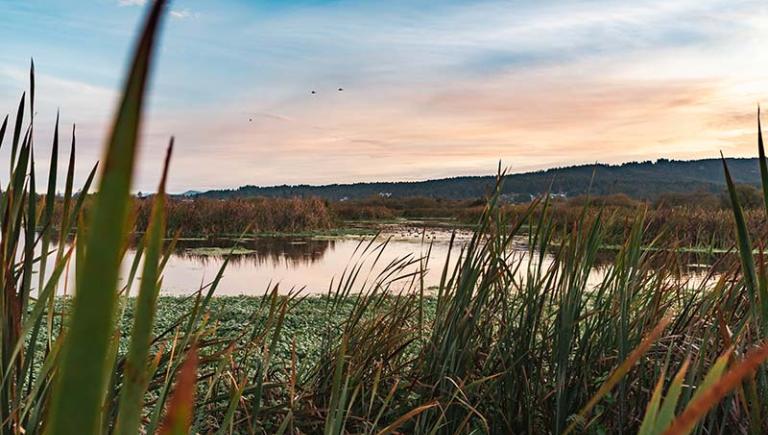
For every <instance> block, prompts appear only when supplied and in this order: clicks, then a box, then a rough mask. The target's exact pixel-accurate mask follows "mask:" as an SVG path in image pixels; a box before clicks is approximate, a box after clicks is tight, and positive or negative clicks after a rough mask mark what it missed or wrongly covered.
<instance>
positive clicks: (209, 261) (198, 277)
mask: <svg viewBox="0 0 768 435" xmlns="http://www.w3.org/2000/svg"><path fill="white" fill-rule="evenodd" d="M384 240H387V237H386V236H384V237H380V238H379V239H377V240H376V241H374V242H372V243H373V244H374V245H375V244H380V243H383V241H384ZM524 242H525V240H524V239H521V240H519V241H516V242H515V243H514V244H513V250H514V255H513V256H512V258H515V259H516V260H515V261H520V262H521V265H522V267H521V268H520V269H519V270H520V273H522V274H524V273H525V272H524V271H525V268H526V267H527V266H526V265H527V262H528V258H526V257H527V249H526V247H525V244H524ZM368 243H369V239H365V240H363V239H359V238H337V239H318V238H300V237H261V238H249V239H245V240H235V239H231V238H220V239H207V240H191V239H186V240H180V241H179V242H178V243H177V245H176V250H175V251H174V253H173V254H172V255H171V257H170V259H169V260H168V263H167V265H166V268H165V270H164V273H163V284H162V289H161V291H162V293H164V294H176V295H178V294H189V293H192V292H194V291H196V290H197V289H199V288H200V287H201V285H205V284H207V283H209V282H210V281H211V280H213V278H214V277H215V276H216V275H217V273H218V272H219V270H220V268H221V267H222V265H223V264H224V261H225V256H226V254H227V253H229V252H230V250H231V249H232V248H234V249H235V251H234V253H235V255H233V256H232V257H231V258H230V259H229V263H228V265H227V268H226V271H225V273H224V276H223V278H222V280H221V282H220V284H219V288H218V290H217V294H219V295H237V294H262V293H263V292H264V291H265V290H267V289H268V288H269V287H270V286H272V285H275V284H279V286H280V289H281V290H282V291H283V292H287V291H288V290H290V289H298V288H303V289H304V291H305V292H306V293H324V292H326V291H328V288H329V285H330V284H331V282H338V280H339V278H340V277H341V276H342V274H343V273H344V271H345V270H348V269H349V267H350V266H351V265H356V264H360V263H361V262H362V263H364V267H361V269H360V270H361V275H364V276H361V278H360V280H361V282H362V281H365V280H371V279H374V278H375V276H376V275H377V274H378V273H380V272H381V271H382V270H383V269H384V268H385V267H386V265H388V264H390V263H392V262H394V261H396V260H399V259H404V258H406V259H410V260H411V261H415V260H418V259H420V258H426V256H427V253H429V257H428V263H427V269H426V271H425V273H424V284H425V286H426V287H430V286H436V285H437V284H438V283H439V282H440V278H441V272H442V269H443V267H444V266H445V263H446V258H448V253H449V251H450V250H451V248H450V246H449V243H448V239H445V238H436V239H433V240H431V241H428V242H423V241H422V238H421V237H412V238H400V237H398V238H394V239H392V240H389V242H388V243H387V244H386V248H384V249H381V250H380V251H379V250H375V252H374V253H371V252H368V251H366V250H365V246H368ZM465 243H466V238H458V239H457V242H456V245H457V246H454V248H453V253H452V254H451V258H450V261H449V266H450V267H453V265H455V262H456V258H457V256H458V251H459V250H460V248H461V247H462V246H463V245H464V244H465ZM430 244H431V249H430ZM54 249H55V248H54ZM135 255H136V251H135V249H129V250H128V251H127V253H126V256H125V259H124V261H123V265H122V273H121V276H123V277H126V276H128V275H129V270H130V265H131V264H132V263H133V261H134V258H135ZM617 255H618V252H617V251H615V250H604V251H601V252H600V253H599V255H598V256H597V259H596V264H595V268H594V269H593V271H592V273H590V277H589V281H590V283H591V284H595V285H596V284H598V283H599V282H600V281H601V280H602V279H604V278H605V276H606V272H607V270H608V269H609V268H610V266H611V265H612V264H613V263H614V261H615V260H616V256H617ZM648 255H650V259H649V260H650V265H651V267H654V268H656V267H661V266H663V267H664V268H665V270H675V271H677V273H676V274H674V276H672V277H671V278H675V279H680V280H683V281H684V280H688V279H690V280H691V282H692V283H693V284H694V285H695V283H696V282H701V281H702V280H704V279H706V278H707V274H709V273H710V272H711V271H713V270H714V271H715V272H716V273H721V272H725V271H726V270H728V269H729V268H731V267H733V265H734V264H736V262H737V257H736V256H735V255H722V254H720V255H714V254H702V253H674V252H667V253H652V254H651V253H648ZM552 258H553V257H552V256H551V255H546V256H545V257H544V261H545V262H546V264H545V265H544V266H545V267H548V266H549V264H551V262H552ZM374 259H375V262H374ZM365 262H368V263H365ZM373 263H375V264H373ZM72 267H74V258H73V259H72V264H70V268H72ZM409 267H410V269H409V270H408V271H403V272H404V273H405V272H415V271H416V270H418V264H412V265H410V266H409ZM50 269H51V268H50V267H49V268H48V273H50ZM139 270H140V269H139ZM67 276H68V280H69V283H68V286H67V287H68V288H69V289H72V288H74V283H73V281H74V276H75V274H74V271H73V269H70V271H69V273H68V274H67ZM139 280H140V276H139V277H137V280H136V281H135V282H134V283H133V285H132V289H131V292H132V293H134V294H135V292H136V291H137V288H138V282H139ZM334 280H335V281H334ZM35 281H36V280H35ZM61 287H62V288H63V286H61ZM353 290H356V291H357V290H359V285H358V286H357V288H355V289H353ZM70 291H71V290H70Z"/></svg>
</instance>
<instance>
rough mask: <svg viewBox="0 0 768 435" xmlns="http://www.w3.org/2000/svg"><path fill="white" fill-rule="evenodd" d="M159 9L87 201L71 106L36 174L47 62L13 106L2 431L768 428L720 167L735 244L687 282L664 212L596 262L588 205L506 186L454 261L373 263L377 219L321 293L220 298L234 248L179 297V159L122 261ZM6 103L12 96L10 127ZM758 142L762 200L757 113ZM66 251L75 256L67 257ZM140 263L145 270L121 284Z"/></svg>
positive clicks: (1, 277)
mask: <svg viewBox="0 0 768 435" xmlns="http://www.w3.org/2000/svg"><path fill="white" fill-rule="evenodd" d="M163 12H164V2H163V1H156V2H155V3H153V4H152V5H151V6H150V13H149V15H148V18H147V20H146V22H145V26H144V30H143V32H142V34H141V37H140V39H139V43H138V44H137V46H136V49H135V54H134V57H133V61H132V62H131V68H130V72H129V74H128V78H127V80H126V84H125V87H124V91H123V94H122V97H121V100H120V105H119V108H118V111H117V116H116V118H115V121H114V125H113V129H112V133H111V135H110V138H109V140H108V141H107V145H106V150H105V158H104V159H103V160H102V163H101V172H100V177H99V179H98V182H97V184H96V185H97V186H98V188H97V191H98V193H97V194H96V196H95V198H94V202H93V204H92V207H91V209H90V211H89V213H87V215H85V216H84V215H83V214H82V213H81V205H82V203H81V201H80V199H81V198H84V197H85V196H86V195H79V196H76V195H74V194H73V192H74V191H75V190H74V188H73V185H72V179H73V174H74V164H75V163H74V162H75V159H74V154H75V153H74V145H73V146H72V147H71V151H70V160H69V161H70V164H69V165H68V166H67V170H66V172H65V174H66V175H65V180H66V181H65V184H66V186H67V187H66V189H65V194H64V197H63V201H64V203H63V207H62V210H63V211H64V212H63V213H62V220H61V222H62V223H61V225H60V227H54V226H53V225H51V222H52V215H53V208H54V204H53V201H52V198H54V193H55V189H56V179H57V176H58V174H57V165H56V163H55V162H56V159H57V156H58V129H56V131H57V133H56V134H55V136H54V139H53V143H54V146H53V157H52V159H51V162H52V164H51V166H50V167H49V171H48V172H49V183H48V185H47V187H46V189H45V192H46V193H47V195H46V198H47V199H48V198H50V199H51V200H50V201H49V200H46V201H45V202H44V203H42V204H38V201H36V200H35V199H34V198H36V195H37V191H36V189H37V186H36V183H35V179H34V177H35V174H36V172H35V170H34V165H35V159H34V152H33V142H34V141H33V140H32V134H33V131H34V127H33V125H34V122H33V119H34V118H31V117H32V116H34V113H35V111H34V74H31V77H30V78H31V80H30V81H31V89H30V99H29V100H25V99H24V97H22V100H21V103H20V104H19V110H18V111H17V116H16V119H15V122H14V124H13V125H12V126H11V129H10V130H8V131H9V132H10V137H11V139H10V147H11V167H10V171H9V180H10V181H9V182H8V184H7V185H6V187H5V189H3V195H2V198H1V200H0V240H1V241H2V243H0V289H2V294H1V295H0V332H1V333H0V373H1V374H2V379H0V432H2V433H8V434H14V435H15V434H38V433H46V434H82V433H86V434H92V433H105V434H106V433H117V434H126V435H127V434H130V435H133V434H136V433H160V434H186V433H214V434H222V435H224V434H229V433H243V434H261V433H270V434H272V433H275V434H288V433H290V434H307V433H324V434H329V435H331V434H332V435H340V434H346V433H355V434H382V435H383V434H392V433H418V434H478V433H482V434H486V433H487V434H491V433H493V434H495V433H537V434H538V433H557V434H560V433H596V434H599V433H641V434H681V433H691V432H696V433H700V434H709V433H750V434H759V433H765V432H766V430H768V368H766V366H765V365H764V364H763V362H764V361H765V360H766V358H768V345H767V344H766V339H767V338H768V268H766V260H765V258H764V256H763V255H762V252H763V251H762V249H763V246H762V239H761V238H757V239H756V238H753V237H752V234H751V233H750V228H749V224H748V221H747V218H746V217H745V214H744V212H743V210H742V208H741V207H740V205H739V202H738V196H737V195H736V188H735V186H734V185H733V183H731V178H730V176H729V174H728V173H727V168H726V171H725V177H726V181H727V182H728V187H729V194H730V197H731V207H732V208H731V209H730V212H731V213H732V216H731V217H732V219H731V220H730V222H731V223H732V228H731V231H733V232H734V233H735V237H734V239H735V241H736V245H737V248H738V253H739V258H738V261H734V262H733V263H731V264H728V265H726V267H725V269H724V270H722V271H718V272H717V274H715V271H714V270H712V271H710V276H709V279H704V280H698V281H696V283H695V284H694V283H692V282H689V281H686V280H685V279H684V277H682V278H683V279H680V278H681V276H680V273H679V270H678V268H677V267H675V264H676V262H675V256H676V255H678V254H677V253H676V252H674V251H669V250H656V249H643V246H649V245H650V247H651V248H653V247H654V245H655V243H657V242H658V241H659V240H661V237H660V236H661V235H663V234H664V231H663V230H664V229H663V228H662V230H660V231H657V232H656V233H650V234H651V235H652V236H653V237H651V240H650V241H648V240H647V239H646V237H647V236H648V234H649V231H652V230H653V229H649V224H648V217H647V216H646V214H644V213H634V215H633V216H632V218H631V220H630V221H629V222H628V225H627V228H628V230H627V231H625V232H624V233H623V234H624V237H623V239H622V241H621V243H618V244H619V245H620V248H619V249H618V250H617V251H615V252H614V253H613V255H612V257H611V258H610V259H609V261H608V262H607V263H606V264H604V266H603V274H602V276H601V278H600V279H599V280H598V281H596V282H595V281H591V280H590V277H591V276H592V275H591V274H592V271H593V269H594V266H595V265H596V264H597V261H598V254H599V252H600V248H601V247H602V246H603V245H604V243H605V241H606V240H607V239H608V238H609V237H611V235H610V231H609V226H608V225H606V223H607V221H606V219H607V217H606V215H605V214H604V213H605V212H599V211H598V212H597V213H593V212H591V210H592V209H591V208H589V207H583V208H582V209H581V211H580V212H579V213H578V215H577V216H576V218H575V219H574V220H573V222H572V223H571V224H569V225H568V226H563V225H562V223H561V222H560V221H559V220H557V219H556V217H555V215H554V213H553V211H552V210H553V205H552V204H551V202H550V199H549V198H548V197H547V196H546V195H545V196H543V197H542V198H540V199H539V200H537V201H535V202H534V203H532V204H530V205H529V207H528V208H527V209H526V211H525V212H524V213H522V214H520V215H518V216H510V215H509V214H508V213H505V212H504V210H503V209H502V208H501V206H500V204H499V203H498V200H499V198H498V196H497V195H493V196H491V198H489V200H488V202H487V203H486V204H485V205H484V206H483V207H482V213H481V214H480V216H479V217H478V218H477V221H476V226H475V231H474V232H473V234H472V236H471V239H470V240H469V241H468V242H467V243H466V244H464V245H463V246H462V247H458V246H457V245H452V246H453V249H452V250H451V253H450V255H451V257H452V258H457V259H458V261H456V262H455V266H449V265H450V264H453V263H451V262H448V261H446V263H445V264H442V265H441V264H428V263H427V260H426V259H424V258H415V257H406V258H401V259H397V260H393V261H391V262H389V263H387V264H379V262H381V261H383V260H382V258H383V257H382V255H381V253H382V252H383V251H385V250H386V249H387V241H386V240H379V239H374V240H370V241H365V240H362V241H360V244H359V246H358V248H357V253H358V254H359V255H358V258H359V260H358V261H357V262H356V263H354V264H350V265H349V266H348V267H347V268H345V269H344V270H341V271H339V272H338V275H337V276H336V277H335V278H334V280H333V281H332V282H331V283H330V284H329V288H328V292H327V294H326V295H325V296H324V298H322V299H316V300H310V299H305V298H304V296H303V295H301V294H300V293H296V292H291V293H288V294H280V292H279V291H278V289H277V288H270V289H267V292H266V294H267V295H266V296H265V297H261V298H250V299H247V298H246V299H243V298H240V299H224V298H222V299H219V298H216V297H215V294H216V289H217V287H218V285H219V283H220V282H221V277H222V276H223V275H224V274H225V273H226V267H227V261H228V260H226V261H225V263H224V266H223V267H222V269H221V270H220V272H219V273H218V275H217V276H216V277H215V278H213V280H212V281H211V282H210V283H204V285H202V286H201V288H199V289H197V291H194V292H193V293H192V295H191V296H189V298H188V299H186V300H181V299H173V300H170V299H163V298H160V299H159V292H160V289H161V288H162V270H163V266H164V265H165V262H166V261H167V259H168V257H169V255H170V251H171V250H172V249H173V242H171V243H165V240H164V238H165V236H166V228H165V225H166V203H165V199H166V196H165V195H164V193H163V192H164V187H165V181H166V175H167V168H168V159H166V162H165V171H164V172H163V174H164V175H163V176H162V178H161V181H160V183H159V186H158V192H159V194H158V195H156V196H155V197H154V198H153V200H152V210H151V212H150V218H149V221H148V224H147V227H148V231H147V233H146V234H144V235H143V236H142V238H141V240H140V242H139V245H138V249H137V251H138V255H136V256H135V261H134V262H133V264H132V265H131V267H130V268H129V270H128V272H127V276H125V277H124V278H125V279H124V280H123V281H118V276H119V266H120V260H121V259H122V257H123V255H124V253H125V248H126V245H127V243H128V239H129V237H128V235H129V233H130V231H131V226H130V225H129V223H130V222H131V220H130V212H131V207H130V206H131V197H130V194H129V191H130V186H131V177H132V173H133V172H134V169H135V168H134V166H135V161H136V159H135V155H136V147H137V138H138V136H139V131H140V129H139V125H140V119H141V114H142V103H143V96H144V93H145V85H146V82H147V76H148V72H149V70H150V64H151V61H152V58H153V56H152V54H153V47H154V46H155V38H156V34H157V29H158V27H159V22H160V19H161V18H162V16H163ZM27 108H28V109H29V113H30V118H31V119H30V120H29V123H28V127H27V128H26V129H25V128H24V127H23V126H24V123H23V122H22V120H23V117H24V114H25V113H26V109H27ZM7 126H8V122H7V118H6V121H5V122H4V123H3V124H2V125H1V126H0V144H1V143H2V142H1V141H2V139H3V138H4V135H5V132H6V130H7ZM758 134H759V135H760V134H761V133H760V129H759V126H758ZM73 143H74V138H73ZM171 143H172V141H171ZM171 148H172V146H169V153H168V154H169V156H170V154H171V153H170V149H171ZM758 151H759V155H760V157H761V158H760V171H761V174H762V179H763V189H764V195H765V200H764V201H765V206H766V208H767V211H766V213H768V167H767V165H766V159H765V155H764V147H763V143H762V138H761V136H759V139H758ZM499 175H500V176H499V179H498V185H497V189H496V191H497V192H498V191H500V189H499V187H500V186H501V183H503V178H504V177H503V175H504V174H499ZM89 180H90V179H89ZM89 184H90V181H88V182H87V183H86V186H85V187H84V189H83V192H88V190H89ZM523 226H526V227H527V228H528V231H527V232H525V233H522V232H521V228H522V227H523ZM40 228H42V231H41V232H38V230H39V229H40ZM75 229H76V235H77V236H76V237H77V239H76V241H75V243H74V244H73V245H72V246H71V247H66V246H65V245H64V244H59V245H58V246H57V247H56V248H55V249H49V248H50V246H52V245H51V244H50V243H51V240H52V239H54V238H55V237H56V236H57V235H58V236H59V237H62V235H66V234H68V233H70V232H71V230H75ZM520 236H524V237H527V239H528V243H527V247H528V249H527V251H526V252H525V254H524V255H521V254H520V252H519V251H515V250H512V249H510V246H511V244H512V243H513V240H516V239H517V238H518V237H520ZM555 241H557V243H556V244H555V243H553V242H555ZM36 246H40V248H41V249H40V251H37V250H36V249H35V248H36ZM552 246H555V247H554V248H552ZM755 248H757V249H758V254H757V255H755V254H754V253H753V252H754V249H755ZM547 251H549V253H550V254H551V257H549V258H547V261H545V253H546V252H547ZM38 252H41V254H38ZM73 256H74V257H76V258H77V262H76V266H75V268H74V270H73V271H71V272H67V270H68V269H67V267H66V266H67V264H68V261H69V259H70V258H72V257H73ZM228 258H231V256H230V257H228ZM430 267H431V268H436V269H437V270H441V271H442V277H441V280H440V284H439V285H438V286H437V288H436V289H435V290H434V293H433V294H429V295H428V294H427V289H425V288H424V281H423V272H424V270H425V269H427V268H430ZM38 268H42V269H46V268H47V269H46V270H48V271H49V272H51V273H50V274H47V273H39V272H38ZM372 270H381V272H378V273H372V272H371V271H372ZM65 273H73V274H74V276H75V287H76V288H75V289H68V294H73V293H74V294H75V296H74V298H72V299H71V301H69V302H66V303H61V301H58V302H57V299H56V297H55V295H56V294H57V286H59V283H60V280H59V278H60V277H62V275H64V274H65ZM49 275H50V278H49ZM137 279H138V280H139V285H138V287H139V288H138V291H137V293H136V294H134V295H130V296H131V297H127V296H128V295H127V289H128V288H131V284H132V283H133V282H134V281H136V280H137ZM259 285H266V283H254V286H259ZM256 291H259V289H258V288H257V289H256ZM307 333H308V334H307Z"/></svg>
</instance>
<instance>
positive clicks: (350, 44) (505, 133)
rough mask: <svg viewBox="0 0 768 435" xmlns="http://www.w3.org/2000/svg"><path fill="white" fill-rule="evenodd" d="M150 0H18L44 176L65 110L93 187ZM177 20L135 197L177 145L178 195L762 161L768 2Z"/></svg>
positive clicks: (12, 94) (184, 4) (412, 6)
mask: <svg viewBox="0 0 768 435" xmlns="http://www.w3.org/2000/svg"><path fill="white" fill-rule="evenodd" d="M142 4H143V1H141V0H93V1H77V2H68V1H63V0H3V1H2V9H3V12H2V15H3V17H2V19H1V20H0V40H2V41H3V48H2V50H0V116H4V115H5V114H6V113H10V114H13V113H15V110H16V105H17V104H18V99H19V97H20V95H21V93H22V92H23V91H24V90H26V89H27V86H28V83H27V81H28V69H29V59H30V57H34V60H35V66H36V71H37V96H38V98H37V104H36V110H37V112H38V115H37V118H36V132H35V144H36V151H37V158H38V166H39V167H42V166H45V165H46V164H47V159H48V156H47V155H46V154H47V153H48V152H49V150H50V142H51V137H52V134H51V132H52V127H53V122H54V119H55V115H56V109H57V108H60V110H61V119H62V130H63V131H64V132H66V134H65V137H66V136H68V135H69V130H70V129H71V125H72V123H76V124H77V131H78V146H79V150H78V154H79V156H80V159H79V160H78V165H79V166H78V169H79V172H78V177H79V179H80V180H82V179H83V178H84V176H85V174H86V173H87V171H88V169H89V168H88V166H89V165H91V164H93V163H94V162H95V161H96V160H98V158H99V157H100V153H101V147H102V144H103V140H104V137H105V135H106V130H107V126H108V120H109V119H110V117H111V115H112V113H113V110H114V105H115V99H116V93H117V89H118V87H119V86H120V84H121V80H122V74H123V72H124V69H125V65H126V60H127V58H128V54H129V51H130V47H131V43H132V39H133V37H134V36H135V33H136V30H137V29H138V27H139V23H140V21H141V17H142V15H143V11H144V9H145V8H144V7H143V5H142ZM170 9H171V10H170V15H169V17H168V19H167V21H166V22H165V26H164V31H163V34H162V44H161V47H160V50H159V51H158V55H159V57H158V62H157V64H156V68H155V70H154V73H155V74H154V77H153V80H152V86H151V94H150V101H149V103H150V108H149V110H148V111H147V113H146V115H147V117H146V123H145V126H144V127H145V129H144V131H145V135H144V138H143V142H142V144H143V145H142V151H141V162H142V163H141V165H140V169H139V172H138V173H137V179H136V183H135V188H136V190H145V191H150V190H153V189H154V186H155V185H156V182H157V179H158V173H159V170H160V164H161V156H162V154H163V152H164V148H165V146H166V144H167V141H168V138H169V137H170V136H171V135H175V136H176V143H177V148H176V153H175V156H174V159H173V163H172V168H171V183H170V185H171V186H170V187H171V191H175V192H180V191H184V190H187V189H196V190H202V189H210V188H223V187H237V186H239V185H243V184H257V185H273V184H284V183H287V184H297V183H309V184H326V183H335V182H357V181H394V180H422V179H428V178H437V177H445V176H455V175H474V174H490V173H493V172H494V170H495V168H496V166H497V164H498V162H499V161H502V163H503V164H504V165H505V166H508V167H509V168H510V169H511V171H513V172H523V171H528V170H533V169H540V168H548V167H552V166H562V165H571V164H579V163H591V162H595V161H600V162H607V163H618V162H625V161H631V160H649V159H650V160H655V159H657V158H659V157H667V158H676V159H694V158H709V157H716V156H718V153H719V151H720V150H722V151H723V152H724V153H725V154H726V155H727V156H752V155H753V154H754V152H755V112H756V107H757V105H758V103H760V102H761V101H763V102H764V101H766V97H768V3H766V2H765V1H733V0H730V1H703V0H698V1H677V0H666V1H643V2H628V1H588V2H576V1H458V0H456V1H399V0H394V1H377V2H369V1H320V0H317V1H288V0H285V1H279V2H278V1H264V2H262V1H234V0H229V1H227V0H220V1H210V0H207V1H203V0H200V1H194V0H178V1H175V2H172V3H171V8H170ZM338 88H343V91H341V92H340V91H338ZM313 90H314V91H316V94H314V95H313V94H312V93H311V91H313ZM12 116H13V115H12ZM0 120H1V118H0ZM66 142H68V139H67V140H66ZM7 145H8V139H7V138H6V141H5V142H4V144H3V149H2V150H0V164H2V167H6V165H7V148H8V146H7ZM64 156H66V153H64ZM4 173H5V171H0V174H4ZM41 178H42V179H44V177H41ZM6 181H7V180H4V179H3V177H2V175H0V182H2V183H3V184H4V183H5V182H6Z"/></svg>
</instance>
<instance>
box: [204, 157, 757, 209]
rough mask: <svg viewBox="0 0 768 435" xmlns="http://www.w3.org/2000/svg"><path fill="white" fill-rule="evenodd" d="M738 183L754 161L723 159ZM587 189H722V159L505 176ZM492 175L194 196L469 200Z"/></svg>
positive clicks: (531, 184)
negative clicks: (379, 197)
mask: <svg viewBox="0 0 768 435" xmlns="http://www.w3.org/2000/svg"><path fill="white" fill-rule="evenodd" d="M727 162H728V167H729V169H730V171H731V174H732V175H733V177H734V179H735V181H736V182H737V183H748V184H755V185H757V184H758V183H759V178H760V171H759V168H758V160H757V159H754V158H752V159H727ZM593 172H594V182H593V184H592V189H591V192H592V193H593V194H596V195H604V194H612V193H625V194H627V195H629V196H631V197H634V198H638V199H654V198H655V197H656V196H658V195H659V194H660V193H663V192H692V191H709V192H720V191H722V189H723V187H724V185H725V180H724V178H723V168H722V163H721V161H720V160H719V159H705V160H688V161H681V160H667V159H659V160H657V161H655V162H651V161H647V162H631V163H624V164H621V165H605V164H596V165H580V166H569V167H562V168H552V169H548V170H544V171H536V172H528V173H522V174H511V175H508V176H507V177H506V180H505V182H504V188H503V193H505V194H508V195H515V194H522V195H523V196H525V195H536V194H539V193H542V192H544V191H546V190H547V188H548V187H549V185H550V183H552V189H551V192H553V193H562V194H565V195H566V196H569V197H570V196H575V195H580V194H583V193H586V192H587V190H588V188H589V185H590V180H592V174H593ZM494 179H495V177H494V176H474V177H469V176H467V177H453V178H442V179H437V180H427V181H416V182H409V181H402V182H386V183H354V184H329V185H324V186H310V185H295V186H288V185H283V186H270V187H259V186H242V187H240V188H238V189H231V190H211V191H207V192H202V193H197V194H196V195H195V196H197V197H206V198H234V197H255V196H266V197H291V196H316V197H321V198H326V199H329V200H335V201H338V200H342V199H359V198H365V197H370V196H372V195H383V196H392V197H408V196H425V197H433V198H445V199H473V198H479V197H482V196H484V195H486V194H487V193H488V192H489V191H490V190H491V188H492V186H493V183H494Z"/></svg>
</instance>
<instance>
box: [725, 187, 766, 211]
mask: <svg viewBox="0 0 768 435" xmlns="http://www.w3.org/2000/svg"><path fill="white" fill-rule="evenodd" d="M735 187H736V197H737V198H738V200H739V204H741V206H742V207H743V208H745V209H747V210H750V209H755V208H760V207H762V206H763V195H762V193H761V192H760V190H759V189H758V188H757V187H755V186H753V185H751V184H737V185H736V186H735ZM720 200H721V203H722V206H723V208H730V207H731V196H730V195H729V194H728V191H727V190H724V191H723V192H722V193H721V194H720Z"/></svg>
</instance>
